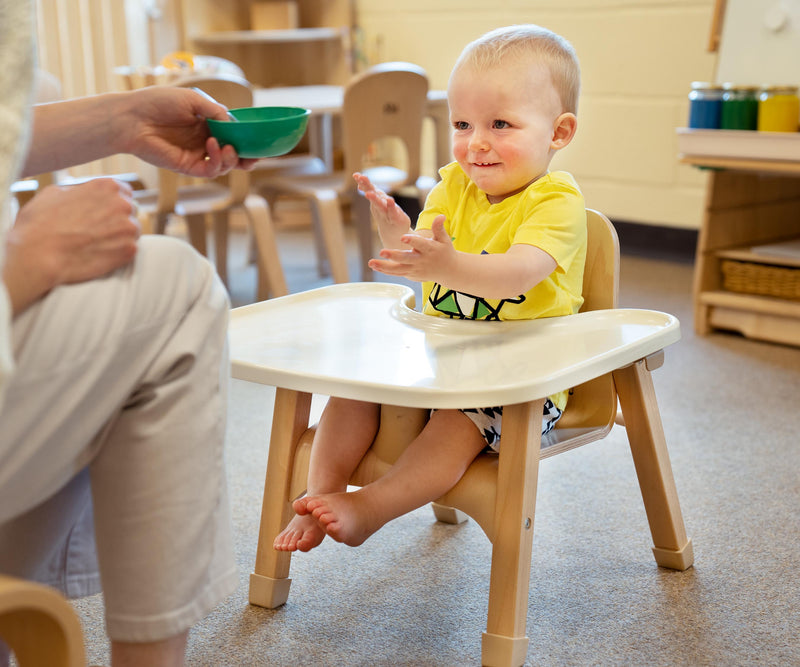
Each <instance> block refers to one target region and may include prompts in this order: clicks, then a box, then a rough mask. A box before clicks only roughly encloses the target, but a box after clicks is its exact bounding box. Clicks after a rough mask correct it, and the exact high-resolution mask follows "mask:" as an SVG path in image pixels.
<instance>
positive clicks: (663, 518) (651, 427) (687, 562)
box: [614, 359, 694, 570]
mask: <svg viewBox="0 0 800 667" xmlns="http://www.w3.org/2000/svg"><path fill="white" fill-rule="evenodd" d="M614 384H615V385H616V387H617V394H618V395H619V402H620V405H621V406H622V413H623V414H624V415H625V428H626V429H627V431H628V440H629V442H630V446H631V454H632V456H633V463H634V465H635V466H636V475H637V477H638V478H639V487H640V489H641V492H642V499H643V500H644V507H645V511H646V512H647V521H648V523H649V524H650V532H651V534H652V536H653V544H654V545H655V546H654V548H653V554H654V555H655V558H656V562H657V563H658V564H659V565H660V566H661V567H667V568H670V569H673V570H686V569H687V568H689V567H691V565H692V563H693V562H694V555H693V553H692V542H691V540H690V539H688V538H687V537H686V529H685V527H684V524H683V516H682V515H681V508H680V504H679V503H678V492H677V490H676V488H675V480H674V478H673V476H672V466H671V465H670V462H669V452H668V451H667V443H666V439H665V437H664V429H663V426H662V424H661V416H660V414H659V411H658V404H657V402H656V395H655V389H654V388H653V379H652V376H651V375H650V371H649V370H648V367H647V361H646V360H644V359H642V360H640V361H637V362H636V363H635V364H632V365H630V366H626V367H625V368H621V369H619V370H617V371H614Z"/></svg>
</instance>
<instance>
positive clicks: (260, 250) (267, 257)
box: [245, 195, 289, 301]
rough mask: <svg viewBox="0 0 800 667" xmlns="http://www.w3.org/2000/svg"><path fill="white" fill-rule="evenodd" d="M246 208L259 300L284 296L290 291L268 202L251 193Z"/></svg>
mask: <svg viewBox="0 0 800 667" xmlns="http://www.w3.org/2000/svg"><path fill="white" fill-rule="evenodd" d="M245 210H246V212H247V216H248V218H249V220H250V229H251V230H252V232H253V238H254V240H255V247H256V252H257V255H256V263H257V266H258V295H257V298H258V300H259V301H263V300H264V299H267V298H269V297H270V295H271V296H284V295H286V294H288V293H289V289H288V288H287V287H286V278H285V277H284V275H283V269H282V268H281V258H280V256H279V254H278V240H277V238H276V236H275V227H274V226H273V224H272V216H271V215H270V212H269V208H268V207H267V202H266V201H265V200H264V199H263V198H262V197H259V196H256V195H250V196H248V197H247V199H246V200H245Z"/></svg>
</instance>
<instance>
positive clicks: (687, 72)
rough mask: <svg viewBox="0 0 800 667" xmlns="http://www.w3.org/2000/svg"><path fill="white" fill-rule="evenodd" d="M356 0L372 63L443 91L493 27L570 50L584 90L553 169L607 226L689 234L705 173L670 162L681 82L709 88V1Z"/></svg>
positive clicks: (682, 102) (683, 105)
mask: <svg viewBox="0 0 800 667" xmlns="http://www.w3.org/2000/svg"><path fill="white" fill-rule="evenodd" d="M399 4H400V3H397V2H396V0H359V3H358V11H359V23H360V25H361V27H362V28H363V31H364V48H365V51H366V54H367V55H368V57H370V59H371V60H374V61H389V60H409V61H412V62H416V63H417V64H419V65H421V66H422V67H424V68H425V69H426V70H427V72H428V75H429V77H430V79H431V86H432V87H434V88H445V87H446V86H447V78H448V75H449V72H450V68H451V66H452V64H453V62H454V61H455V59H456V57H457V56H458V54H459V52H460V51H461V48H462V47H463V46H464V44H466V43H467V42H468V41H470V40H471V39H474V38H475V37H477V36H479V35H480V34H482V33H484V32H486V31H487V30H489V29H491V28H495V27H498V26H501V25H508V24H512V23H538V24H540V25H543V26H545V27H547V28H550V29H552V30H554V31H556V32H558V33H560V34H562V35H563V36H564V37H566V38H567V39H568V40H570V42H572V44H573V46H574V47H575V49H576V51H577V53H578V57H579V58H580V61H581V69H582V77H583V85H582V94H581V102H580V110H579V130H578V134H577V136H576V138H575V139H574V140H573V142H572V144H571V145H570V146H568V147H567V148H566V149H565V150H564V151H563V152H562V154H560V155H559V156H557V158H556V160H555V161H554V163H553V166H554V167H555V168H561V169H567V170H569V171H571V172H572V173H573V174H574V175H575V177H576V178H577V179H578V182H579V183H580V184H581V186H582V188H583V190H584V193H585V195H586V201H587V205H589V206H591V207H593V208H597V209H600V210H602V211H603V212H605V213H606V214H607V215H608V216H609V217H611V218H612V219H616V220H625V221H631V222H642V223H649V224H659V225H667V226H671V227H683V228H698V227H699V226H700V220H701V214H702V206H703V201H704V197H705V182H706V176H705V174H704V173H702V172H700V171H698V170H696V169H694V168H691V167H687V166H684V165H680V164H678V161H677V157H676V156H677V142H676V138H675V128H676V127H678V126H682V125H685V123H686V117H687V113H688V102H687V98H686V95H687V92H688V89H689V84H690V82H691V81H695V80H711V79H713V75H714V67H715V63H716V56H714V55H713V54H708V53H706V51H705V48H706V44H707V43H708V35H709V29H710V24H711V13H712V9H713V4H714V3H713V0H673V1H668V0H618V1H616V2H614V1H612V0H489V1H488V2H487V0H481V1H478V0H405V2H403V3H402V4H403V8H402V9H400V8H399Z"/></svg>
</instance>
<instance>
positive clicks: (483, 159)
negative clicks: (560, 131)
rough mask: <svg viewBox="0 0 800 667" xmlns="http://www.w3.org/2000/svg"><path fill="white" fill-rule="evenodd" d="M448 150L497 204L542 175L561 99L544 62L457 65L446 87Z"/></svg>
mask: <svg viewBox="0 0 800 667" xmlns="http://www.w3.org/2000/svg"><path fill="white" fill-rule="evenodd" d="M447 96H448V102H449V105H450V123H451V126H452V128H453V154H454V156H455V158H456V160H457V161H458V163H459V164H460V165H461V168H462V169H463V170H464V171H465V172H466V174H467V176H469V177H470V179H472V181H473V182H474V183H475V184H476V185H477V186H478V187H479V188H480V189H481V190H483V191H484V192H485V193H486V194H487V196H488V198H489V201H490V202H491V203H493V204H496V203H498V202H500V201H502V200H503V199H505V198H506V197H510V196H511V195H514V194H517V193H518V192H520V191H522V190H524V189H525V188H526V187H527V186H528V185H530V183H532V182H533V181H535V180H536V179H537V178H539V177H540V176H542V175H544V174H545V173H547V169H548V166H549V164H550V160H551V159H552V157H553V154H554V153H555V151H556V149H557V148H558V146H555V145H554V144H553V141H554V129H555V125H556V121H557V119H558V118H559V116H561V112H562V109H561V101H560V99H559V96H558V93H557V92H556V90H555V88H554V87H553V84H552V80H551V77H550V71H549V69H548V68H547V67H546V66H545V65H540V64H531V63H529V62H528V63H511V64H510V65H509V64H504V65H503V66H502V67H493V68H490V69H485V70H479V69H475V68H474V67H473V66H472V65H462V66H460V67H458V69H456V70H455V71H454V72H453V74H452V76H451V77H450V85H449V87H448V95H447Z"/></svg>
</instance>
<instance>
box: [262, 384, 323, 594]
mask: <svg viewBox="0 0 800 667" xmlns="http://www.w3.org/2000/svg"><path fill="white" fill-rule="evenodd" d="M310 411H311V394H306V393H302V392H297V391H291V390H289V389H277V390H276V393H275V408H274V412H273V416H272V434H271V436H270V442H269V457H268V459H267V477H266V481H265V483H264V500H263V504H262V506H261V525H260V527H259V531H258V548H257V550H256V564H255V571H254V572H253V573H252V574H251V575H250V603H251V604H254V605H258V606H259V607H268V608H270V609H273V608H275V607H279V606H280V605H282V604H283V603H284V602H286V600H287V598H288V597H289V586H290V585H291V582H292V580H291V579H289V565H290V563H291V553H290V552H288V551H275V549H273V548H272V542H273V541H274V539H275V537H276V536H277V535H278V533H279V532H280V531H281V530H283V528H284V526H286V524H287V523H288V522H289V519H291V517H292V505H291V502H292V500H293V499H292V498H290V496H289V494H290V488H291V481H292V462H293V459H294V452H295V449H296V447H297V444H298V442H299V441H300V436H302V435H303V433H305V431H306V429H307V428H308V418H309V414H310Z"/></svg>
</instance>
